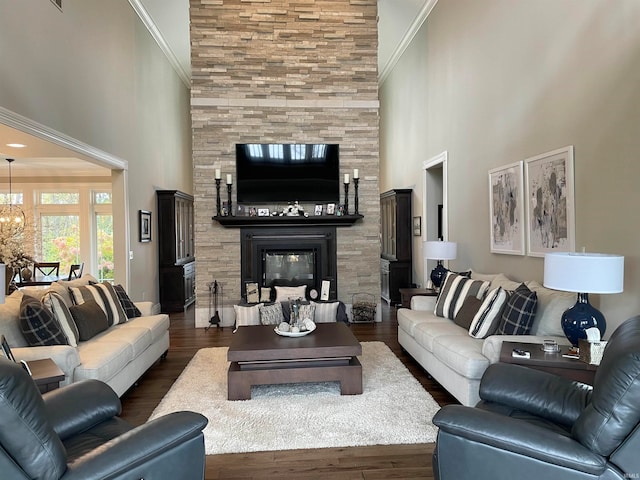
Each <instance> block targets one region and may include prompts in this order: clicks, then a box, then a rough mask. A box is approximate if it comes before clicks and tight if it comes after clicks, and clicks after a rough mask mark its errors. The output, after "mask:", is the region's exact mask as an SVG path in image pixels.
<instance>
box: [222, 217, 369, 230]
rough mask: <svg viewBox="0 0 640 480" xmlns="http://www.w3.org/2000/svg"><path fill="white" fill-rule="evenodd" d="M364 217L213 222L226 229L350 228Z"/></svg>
mask: <svg viewBox="0 0 640 480" xmlns="http://www.w3.org/2000/svg"><path fill="white" fill-rule="evenodd" d="M362 218H364V216H363V215H360V214H355V215H310V216H308V217H305V216H302V215H300V216H292V217H287V216H269V217H246V216H245V217H223V216H215V217H212V219H213V220H215V221H217V222H218V223H220V225H222V226H223V227H225V228H240V227H284V226H286V227H317V226H323V227H350V226H352V225H353V224H355V223H356V222H357V221H358V220H360V219H362Z"/></svg>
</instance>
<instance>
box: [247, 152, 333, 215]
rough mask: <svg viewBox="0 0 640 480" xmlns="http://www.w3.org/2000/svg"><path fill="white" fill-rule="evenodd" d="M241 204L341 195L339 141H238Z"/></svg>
mask: <svg viewBox="0 0 640 480" xmlns="http://www.w3.org/2000/svg"><path fill="white" fill-rule="evenodd" d="M236 190H237V201H238V203H239V204H252V203H273V202H295V201H299V202H320V203H322V202H328V203H332V202H335V203H337V202H338V201H339V199H340V165H339V155H338V145H337V144H326V143H321V144H318V143H313V144H311V143H298V144H282V143H242V144H236Z"/></svg>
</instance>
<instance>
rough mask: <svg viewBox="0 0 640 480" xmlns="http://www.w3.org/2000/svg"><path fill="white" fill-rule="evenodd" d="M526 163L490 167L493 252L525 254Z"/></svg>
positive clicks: (490, 230) (490, 229)
mask: <svg viewBox="0 0 640 480" xmlns="http://www.w3.org/2000/svg"><path fill="white" fill-rule="evenodd" d="M522 169H523V162H522V161H519V162H514V163H510V164H508V165H503V166H501V167H497V168H494V169H492V170H489V219H490V225H489V232H490V251H491V253H502V254H508V255H524V254H525V227H526V221H525V216H524V215H525V213H524V185H523V184H524V181H523V170H522Z"/></svg>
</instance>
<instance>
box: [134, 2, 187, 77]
mask: <svg viewBox="0 0 640 480" xmlns="http://www.w3.org/2000/svg"><path fill="white" fill-rule="evenodd" d="M129 4H130V5H131V7H133V10H134V11H135V12H136V13H137V14H138V17H140V20H142V23H143V24H144V26H145V27H146V28H147V30H149V33H150V34H151V36H152V37H153V39H154V40H155V41H156V43H157V44H158V46H159V47H160V50H162V52H163V53H164V54H165V56H166V57H167V59H168V60H169V63H170V64H171V66H172V67H173V69H174V70H175V71H176V73H177V74H178V76H179V77H180V79H181V80H182V83H184V85H185V87H187V88H188V89H190V88H191V72H187V71H185V70H184V68H182V65H181V64H180V62H179V61H178V57H176V54H175V53H173V50H171V47H170V46H169V44H168V43H167V41H166V40H165V39H164V36H163V35H162V33H161V32H160V30H159V29H158V27H157V26H156V22H154V20H153V18H151V15H149V12H147V9H146V8H144V5H143V4H142V2H141V1H140V0H129Z"/></svg>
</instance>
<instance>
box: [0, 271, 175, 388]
mask: <svg viewBox="0 0 640 480" xmlns="http://www.w3.org/2000/svg"><path fill="white" fill-rule="evenodd" d="M75 282H78V284H82V283H81V282H80V281H75ZM61 283H62V282H61ZM52 288H55V287H53V286H52ZM58 288H59V286H58ZM25 291H26V293H28V294H29V295H31V296H34V297H36V298H37V297H39V296H42V295H43V294H44V292H46V289H28V290H18V291H16V292H13V293H12V294H11V295H9V296H7V297H6V299H5V303H4V305H0V335H4V336H5V337H6V339H7V342H8V343H9V346H10V347H11V351H12V353H13V354H14V356H15V357H16V359H17V360H25V361H27V362H28V361H30V360H39V359H43V358H51V359H52V360H53V361H54V362H55V363H56V364H57V365H58V367H60V369H61V370H62V371H63V372H64V374H65V380H64V381H63V382H62V384H63V385H66V384H69V383H73V382H77V381H79V380H83V379H98V380H102V381H104V382H106V383H107V384H109V386H111V388H113V390H114V391H115V392H116V393H117V394H118V396H122V395H123V394H124V393H125V392H126V391H127V390H128V389H129V388H130V387H131V386H132V385H133V384H134V383H135V382H136V381H137V380H138V379H139V378H140V376H141V375H142V374H143V373H144V372H145V371H146V370H147V369H149V367H151V366H152V365H153V364H154V363H155V362H156V361H157V360H158V359H159V358H160V357H162V356H163V355H165V354H166V352H167V351H168V349H169V317H168V315H166V314H158V315H153V314H152V307H153V304H152V303H151V302H136V304H135V305H136V306H137V307H138V309H139V310H140V312H141V313H142V316H141V317H135V318H131V319H129V320H128V321H127V322H126V323H122V324H119V325H113V326H111V327H109V328H108V329H107V330H105V331H103V332H101V333H99V334H97V335H96V336H94V337H92V338H90V339H89V340H87V341H84V342H78V346H77V347H72V346H70V345H52V346H29V345H28V344H27V341H26V340H25V338H24V335H23V334H22V331H21V329H20V321H19V315H20V303H21V301H22V297H23V294H24V293H25Z"/></svg>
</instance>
